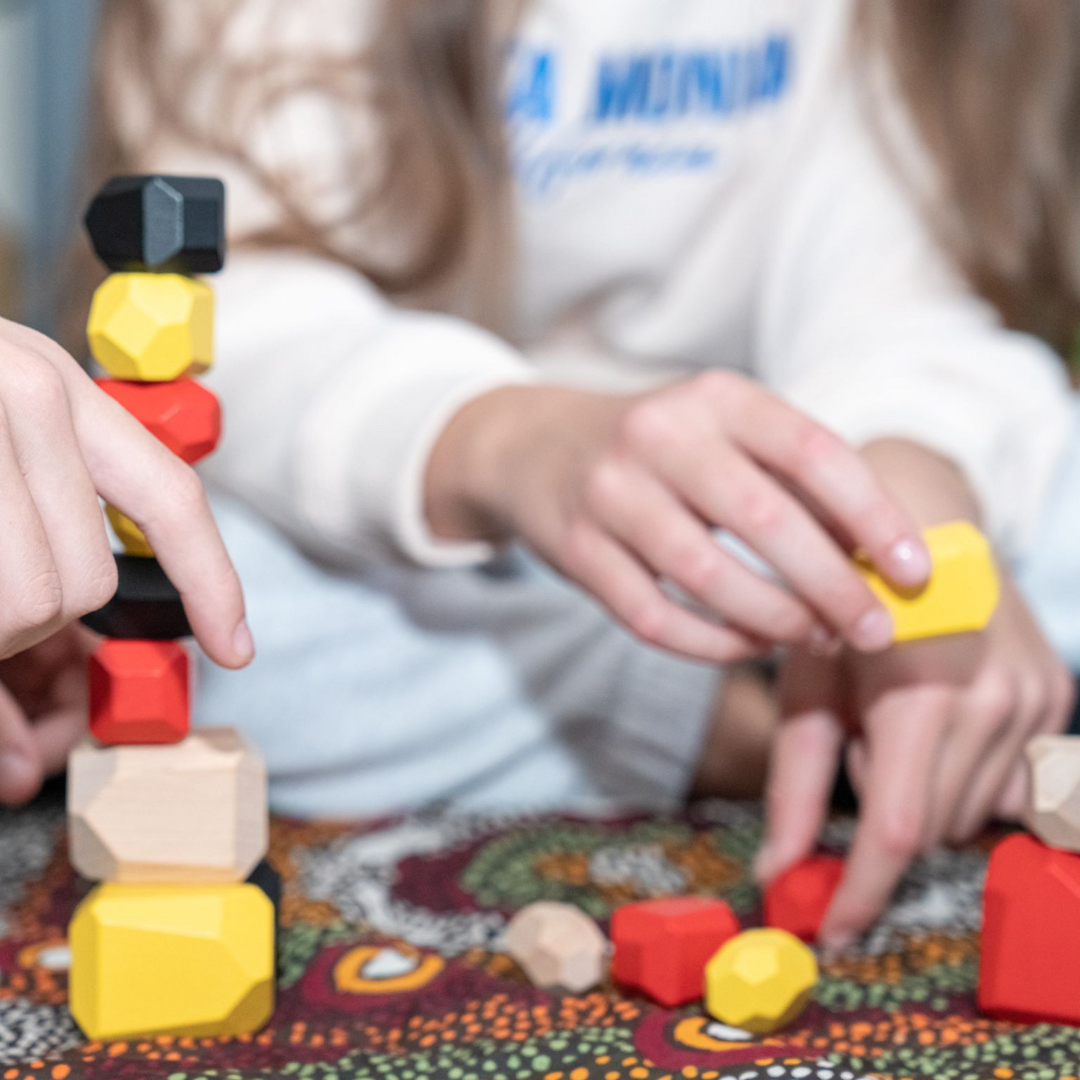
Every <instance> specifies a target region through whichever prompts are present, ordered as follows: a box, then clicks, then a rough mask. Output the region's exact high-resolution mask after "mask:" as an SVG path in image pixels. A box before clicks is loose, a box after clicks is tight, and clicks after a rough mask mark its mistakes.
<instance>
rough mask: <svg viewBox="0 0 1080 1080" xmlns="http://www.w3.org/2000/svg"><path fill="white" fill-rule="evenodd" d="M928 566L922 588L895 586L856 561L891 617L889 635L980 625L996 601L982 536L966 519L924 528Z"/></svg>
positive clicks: (908, 637) (907, 637)
mask: <svg viewBox="0 0 1080 1080" xmlns="http://www.w3.org/2000/svg"><path fill="white" fill-rule="evenodd" d="M923 539H924V540H925V541H926V545H927V547H928V548H929V549H930V557H931V560H932V562H933V572H932V573H931V575H930V581H929V582H928V583H927V584H926V585H925V586H924V587H923V588H921V589H898V588H896V587H894V586H893V585H891V584H890V583H889V582H887V581H886V580H885V579H884V578H882V577H881V575H880V574H878V573H877V571H876V570H874V569H873V567H871V566H869V565H868V564H866V563H865V562H863V561H860V564H859V565H860V569H861V571H862V573H863V576H864V577H865V578H866V581H867V584H868V585H869V586H870V588H871V589H872V590H873V592H874V593H875V594H876V595H877V596H878V598H879V599H880V600H881V602H882V603H883V604H884V605H885V607H886V608H888V610H889V613H890V614H891V615H892V618H893V625H894V628H895V630H894V639H895V640H896V641H913V640H915V639H916V638H925V637H936V636H938V635H941V634H959V633H964V632H967V631H973V630H982V629H983V628H984V627H985V626H986V624H987V623H988V622H989V621H990V618H991V616H992V615H993V614H994V610H995V608H996V607H997V602H998V594H999V591H1000V586H999V583H998V575H997V569H996V567H995V566H994V556H993V552H992V551H991V550H990V545H989V543H988V542H987V540H986V537H985V536H983V535H982V533H981V532H979V530H978V529H976V528H975V526H974V525H972V524H971V523H970V522H967V521H953V522H950V523H949V524H947V525H937V526H934V527H933V528H930V529H927V530H926V531H925V532H924V533H923Z"/></svg>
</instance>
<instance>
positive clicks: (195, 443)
mask: <svg viewBox="0 0 1080 1080" xmlns="http://www.w3.org/2000/svg"><path fill="white" fill-rule="evenodd" d="M97 384H98V386H100V387H101V389H102V390H104V391H105V393H106V394H108V395H109V397H111V398H113V399H114V400H115V401H118V402H119V403H120V404H121V405H123V406H124V408H125V409H127V411H128V412H129V413H131V415H132V416H134V417H135V419H136V420H138V421H139V422H140V423H141V424H142V425H143V426H144V427H145V428H146V429H147V430H148V431H149V432H150V433H151V434H153V435H156V436H157V437H158V438H159V439H160V440H161V441H162V442H163V443H164V444H165V445H166V446H167V447H168V448H169V449H170V450H171V451H172V452H173V453H174V454H176V456H177V457H179V458H182V459H183V460H184V461H186V462H187V463H188V464H189V465H194V464H195V462H197V461H200V460H201V459H202V458H204V457H206V455H207V454H209V453H210V452H211V451H212V450H213V449H214V447H215V446H217V444H218V442H219V441H220V439H221V405H220V403H219V402H218V399H217V398H216V397H215V396H214V395H213V394H212V393H211V392H210V391H209V390H207V389H206V388H205V387H202V386H200V385H199V384H198V383H197V382H194V381H193V380H192V379H177V380H176V381H175V382H163V383H137V382H123V381H121V380H119V379H98V380H97Z"/></svg>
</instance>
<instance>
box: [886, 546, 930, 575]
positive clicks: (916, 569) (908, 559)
mask: <svg viewBox="0 0 1080 1080" xmlns="http://www.w3.org/2000/svg"><path fill="white" fill-rule="evenodd" d="M932 569H933V567H932V565H931V563H930V553H929V552H928V551H927V550H926V545H925V544H922V543H916V542H915V541H914V540H901V541H899V543H896V544H894V545H893V546H892V548H891V550H890V551H889V577H890V578H891V579H892V580H893V581H894V582H896V584H897V585H922V584H923V583H924V582H925V581H926V580H927V579H928V578H929V577H930V572H931V570H932Z"/></svg>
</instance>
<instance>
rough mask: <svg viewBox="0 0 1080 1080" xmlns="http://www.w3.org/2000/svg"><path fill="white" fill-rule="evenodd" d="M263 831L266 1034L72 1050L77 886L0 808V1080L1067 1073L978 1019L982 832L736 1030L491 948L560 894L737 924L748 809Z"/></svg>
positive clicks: (30, 817) (748, 906)
mask: <svg viewBox="0 0 1080 1080" xmlns="http://www.w3.org/2000/svg"><path fill="white" fill-rule="evenodd" d="M850 831H851V823H850V822H849V821H845V820H837V821H834V822H833V823H832V824H831V825H830V826H829V830H828V833H827V835H826V837H825V845H826V847H827V848H830V849H833V850H837V851H839V850H842V849H843V848H844V846H845V844H846V843H847V841H848V839H849V837H850ZM272 835H273V841H272V850H271V861H272V862H273V864H274V866H275V867H276V868H277V870H278V871H279V873H280V874H281V876H282V878H283V880H284V883H285V898H284V901H283V903H282V912H281V916H282V927H281V934H280V940H279V996H278V1007H277V1011H276V1013H275V1015H274V1018H273V1021H272V1022H271V1024H270V1026H269V1027H268V1028H266V1029H265V1030H264V1031H262V1032H261V1033H259V1034H257V1035H255V1036H253V1037H245V1038H230V1039H222V1040H212V1039H205V1040H203V1039H184V1038H181V1039H170V1038H154V1039H133V1040H131V1041H127V1042H116V1043H111V1044H102V1043H87V1042H86V1041H85V1040H84V1039H83V1038H82V1036H81V1035H80V1034H79V1032H78V1030H77V1029H76V1027H75V1025H74V1024H73V1022H72V1020H71V1017H70V1015H69V1013H68V1011H67V1007H66V999H67V968H68V962H69V955H68V951H67V945H66V942H65V928H66V926H67V922H68V919H69V918H70V916H71V912H72V910H73V908H74V905H75V904H76V903H77V901H78V899H79V897H80V895H81V894H82V893H83V892H84V891H85V889H86V885H85V884H83V883H80V882H78V881H77V880H76V878H75V877H74V875H73V874H72V871H71V869H70V867H69V865H68V862H67V857H66V852H65V847H64V841H63V809H62V806H61V805H60V803H59V802H58V801H53V802H50V801H48V800H46V801H44V802H42V803H40V804H38V805H37V806H35V807H33V808H31V809H30V810H26V811H23V812H20V813H16V814H7V815H2V816H0V911H2V926H0V932H2V937H3V939H2V941H0V1080H28V1078H30V1077H33V1078H34V1080H67V1078H71V1080H79V1078H84V1077H85V1078H102V1080H104V1078H106V1077H108V1078H121V1077H139V1078H152V1077H163V1078H165V1077H168V1078H172V1080H197V1078H202V1077H206V1078H212V1080H248V1078H255V1077H311V1078H314V1080H369V1078H370V1080H423V1078H438V1080H473V1078H502V1077H507V1078H510V1077H513V1078H517V1077H521V1078H526V1077H527V1078H534V1077H536V1078H547V1080H630V1078H632V1080H660V1078H662V1077H671V1078H673V1080H678V1078H684V1077H686V1078H694V1080H728V1078H731V1080H736V1078H737V1080H768V1078H775V1080H785V1078H789V1077H790V1078H792V1080H804V1078H805V1080H855V1078H857V1077H862V1076H866V1075H874V1076H884V1077H896V1078H899V1077H913V1078H914V1077H920V1078H921V1077H934V1078H938V1080H961V1078H971V1080H1010V1078H1014V1077H1015V1078H1024V1080H1044V1078H1045V1080H1052V1078H1062V1077H1076V1076H1078V1075H1080V1032H1078V1031H1074V1030H1072V1029H1068V1028H1058V1027H1049V1026H1044V1027H1029V1028H1023V1027H1017V1026H1013V1025H1009V1024H1003V1023H992V1022H989V1021H986V1020H981V1019H979V1018H978V1017H977V1016H976V1013H975V1008H974V987H975V977H976V968H977V962H978V951H979V937H978V925H979V897H980V892H981V888H982V879H983V875H984V872H985V867H986V855H987V850H988V845H984V846H983V847H981V848H974V849H970V850H967V851H963V852H942V853H940V854H937V855H934V856H932V857H931V858H929V859H927V860H925V861H924V862H922V863H921V864H920V865H918V866H917V867H916V868H915V869H914V870H913V872H912V873H911V874H910V875H909V876H908V878H907V879H906V881H905V882H904V884H903V886H902V888H901V889H900V891H899V892H898V894H897V896H896V899H895V903H894V905H893V907H892V909H891V910H890V911H889V912H888V914H887V916H886V917H885V918H884V919H883V920H882V921H881V922H880V923H879V924H878V925H877V926H876V928H875V929H874V931H873V932H872V933H871V934H870V935H869V936H868V937H867V938H866V940H864V941H863V942H861V943H860V945H859V947H858V948H857V950H855V951H852V952H851V953H850V954H849V955H846V956H842V957H839V958H836V959H833V960H830V961H828V962H826V963H825V964H824V967H823V979H822V981H821V984H820V986H819V988H818V992H817V996H816V999H815V1001H814V1003H813V1004H812V1005H811V1007H810V1008H809V1010H808V1011H807V1012H806V1013H805V1014H804V1015H803V1016H802V1017H801V1018H800V1019H799V1020H798V1021H797V1022H796V1023H795V1025H794V1026H793V1027H791V1028H790V1029H789V1030H786V1031H784V1032H782V1033H780V1034H778V1035H776V1036H775V1037H772V1038H766V1039H761V1040H758V1041H753V1040H750V1039H749V1038H748V1037H747V1038H740V1037H739V1033H738V1032H734V1031H731V1030H730V1029H725V1028H722V1027H721V1026H720V1025H718V1024H716V1023H714V1022H712V1021H710V1019H709V1018H708V1017H707V1016H706V1015H705V1014H704V1013H703V1012H702V1009H701V1007H700V1006H699V1005H691V1006H687V1007H685V1008H681V1009H677V1010H667V1009H662V1008H658V1007H656V1006H654V1005H652V1004H650V1003H649V1002H647V1001H645V1000H643V999H642V998H640V997H637V996H632V995H629V994H624V993H621V992H620V991H619V990H618V989H617V988H616V987H615V986H612V985H610V984H605V985H603V986H601V987H600V988H599V989H598V990H597V991H595V992H593V993H588V994H581V995H567V994H561V993H553V992H548V991H544V990H539V989H535V988H533V987H531V986H530V985H529V984H528V983H527V982H526V980H525V979H524V978H523V976H522V975H521V973H520V972H519V971H518V969H517V968H516V967H515V965H514V963H513V962H512V961H511V960H510V959H509V958H508V957H506V956H505V955H504V954H503V953H501V952H500V939H501V934H502V931H503V929H504V927H505V926H506V923H507V920H508V918H509V917H510V916H511V915H512V914H513V912H514V911H515V910H517V909H518V908H519V907H521V906H522V905H524V904H527V903H529V902H530V901H533V900H540V899H547V900H562V901H568V902H570V903H573V904H577V905H578V906H579V907H581V908H582V909H583V910H584V911H587V912H588V913H589V914H590V915H592V916H594V917H595V918H596V919H597V920H598V921H599V922H600V923H601V925H603V926H604V927H605V928H606V926H607V920H608V918H609V916H610V915H611V912H612V911H613V910H614V909H615V908H616V907H618V906H619V905H620V904H624V903H627V902H628V901H633V900H638V899H642V898H647V897H656V896H665V895H671V894H681V893H698V894H702V895H708V896H720V897H723V898H724V899H726V900H727V901H728V902H729V903H730V904H731V905H732V907H733V908H734V909H735V911H736V912H737V913H738V914H739V916H740V918H741V919H742V921H743V923H744V925H747V926H750V925H754V924H755V923H757V922H758V920H759V918H760V911H759V899H760V898H759V896H758V894H757V892H756V891H755V889H754V887H753V885H752V884H751V881H750V877H749V864H750V861H751V858H752V855H753V853H754V851H755V850H756V848H757V845H758V842H759V840H760V836H761V817H760V814H759V812H758V811H757V809H756V808H753V807H748V806H744V805H733V804H730V803H708V804H704V805H701V806H698V807H696V808H694V809H692V810H691V811H689V812H688V813H686V814H685V815H683V816H680V817H677V818H663V819H655V818H649V819H646V818H631V819H622V820H618V821H615V820H596V819H581V818H565V817H564V818H551V817H545V818H502V819H493V818H483V819H480V818H460V817H443V816H424V817H414V818H404V819H395V820H389V821H383V822H379V823H367V824H358V825H355V826H343V825H332V826H331V825H319V824H298V823H294V822H288V821H276V822H275V823H274V826H273V830H272ZM1078 962H1080V959H1078Z"/></svg>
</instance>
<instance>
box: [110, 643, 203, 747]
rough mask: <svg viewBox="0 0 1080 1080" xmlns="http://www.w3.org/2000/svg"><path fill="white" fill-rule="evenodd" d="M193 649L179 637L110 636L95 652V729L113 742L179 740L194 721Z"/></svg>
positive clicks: (152, 742) (112, 743)
mask: <svg viewBox="0 0 1080 1080" xmlns="http://www.w3.org/2000/svg"><path fill="white" fill-rule="evenodd" d="M188 667H189V665H188V655H187V653H186V652H185V651H184V648H183V647H182V646H181V645H178V644H177V643H176V642H175V641H105V642H102V644H101V645H99V646H98V647H97V649H96V650H95V651H94V653H93V654H92V655H91V657H90V662H89V681H90V733H91V734H92V735H93V736H94V738H95V739H97V740H98V741H99V742H103V743H108V744H109V745H114V746H115V745H121V744H129V743H136V744H156V743H176V742H179V741H180V740H181V739H182V738H183V737H184V736H185V735H186V734H187V733H188V727H189V724H190V716H191V714H190V685H189V682H190V677H189V671H188Z"/></svg>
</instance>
